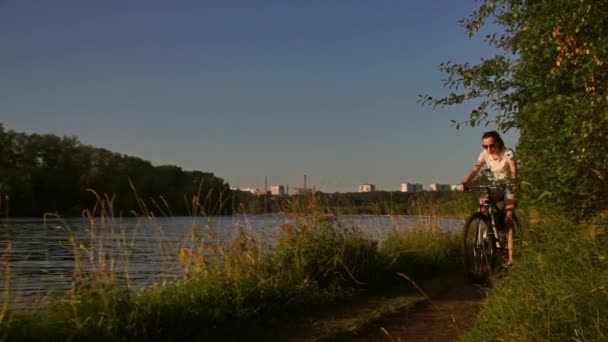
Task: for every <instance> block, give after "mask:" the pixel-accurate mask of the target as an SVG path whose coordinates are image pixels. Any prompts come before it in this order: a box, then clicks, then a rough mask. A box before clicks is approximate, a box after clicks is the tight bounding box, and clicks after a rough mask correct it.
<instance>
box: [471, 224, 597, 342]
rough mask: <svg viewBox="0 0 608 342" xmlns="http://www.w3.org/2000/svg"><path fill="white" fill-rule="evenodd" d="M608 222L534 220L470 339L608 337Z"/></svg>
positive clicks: (528, 339) (517, 339)
mask: <svg viewBox="0 0 608 342" xmlns="http://www.w3.org/2000/svg"><path fill="white" fill-rule="evenodd" d="M607 224H608V220H606V219H605V218H597V219H596V220H595V221H594V222H588V223H586V224H581V225H576V224H573V223H571V222H568V221H566V220H563V219H560V218H557V217H553V218H549V219H545V220H544V221H537V222H533V223H532V224H531V225H530V227H529V228H528V229H527V230H526V233H525V236H526V240H525V242H524V244H523V245H522V247H521V248H520V253H519V254H518V255H517V261H516V263H515V264H514V265H513V266H512V267H510V268H509V269H508V275H507V276H506V277H504V278H502V279H498V280H496V281H495V284H494V287H493V288H492V290H491V291H490V294H489V297H488V300H487V305H486V306H485V307H484V309H483V311H482V312H481V314H480V317H479V319H478V322H477V324H476V326H475V327H474V329H473V330H472V331H471V332H469V334H468V335H467V336H466V338H465V340H469V341H490V340H504V341H539V340H541V341H549V340H551V341H566V340H573V341H605V340H608V311H607V310H606V308H608V249H607V248H606V242H608V239H607V236H606V235H605V232H606V226H607Z"/></svg>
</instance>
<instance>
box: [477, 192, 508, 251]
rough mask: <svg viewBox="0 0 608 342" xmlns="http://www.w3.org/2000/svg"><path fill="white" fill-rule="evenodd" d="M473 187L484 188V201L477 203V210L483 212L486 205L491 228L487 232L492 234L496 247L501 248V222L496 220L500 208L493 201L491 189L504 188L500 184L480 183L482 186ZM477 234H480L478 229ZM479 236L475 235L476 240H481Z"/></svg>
mask: <svg viewBox="0 0 608 342" xmlns="http://www.w3.org/2000/svg"><path fill="white" fill-rule="evenodd" d="M475 188H479V189H483V190H485V193H486V197H485V201H484V203H482V204H480V205H479V208H478V209H477V211H478V212H481V213H483V208H484V207H487V210H488V212H487V216H488V217H489V219H490V227H491V230H490V231H489V232H488V234H492V235H493V236H494V238H495V239H493V240H494V241H495V242H496V248H502V246H501V244H500V239H499V237H500V235H499V232H498V230H499V227H500V226H499V224H501V223H502V222H500V223H499V222H498V221H497V219H496V216H497V214H498V213H499V212H501V210H500V209H499V208H498V205H497V204H496V201H494V198H493V196H492V191H493V190H504V189H503V188H502V187H501V186H497V185H494V184H492V185H482V186H478V187H475ZM477 234H480V232H479V229H478V232H477ZM481 238H482V237H481V236H477V240H478V241H481Z"/></svg>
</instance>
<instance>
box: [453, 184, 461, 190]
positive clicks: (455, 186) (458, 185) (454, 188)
mask: <svg viewBox="0 0 608 342" xmlns="http://www.w3.org/2000/svg"><path fill="white" fill-rule="evenodd" d="M450 190H452V191H462V190H463V189H462V184H452V185H450Z"/></svg>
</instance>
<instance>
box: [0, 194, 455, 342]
mask: <svg viewBox="0 0 608 342" xmlns="http://www.w3.org/2000/svg"><path fill="white" fill-rule="evenodd" d="M98 200H99V204H98V205H97V206H96V207H95V208H93V209H91V210H90V211H85V212H84V216H85V217H87V218H89V225H90V232H91V236H90V241H89V242H88V243H83V242H82V241H78V240H77V239H76V238H75V236H74V235H73V234H69V233H70V231H69V227H66V232H68V240H69V242H70V246H71V248H72V250H73V254H74V260H75V262H74V275H73V284H72V288H71V290H70V291H69V292H67V293H66V294H65V295H64V296H62V297H56V298H53V300H52V301H51V303H50V304H49V305H48V306H44V307H40V308H37V309H36V310H30V311H22V310H16V309H11V307H10V306H7V307H5V308H3V310H2V312H1V313H2V316H0V337H1V338H4V339H6V340H36V341H40V340H46V341H54V340H85V339H86V340H131V339H146V340H167V339H177V338H183V337H188V336H193V335H196V336H200V337H201V338H203V337H205V336H207V337H209V336H216V337H217V336H226V334H231V333H234V332H235V327H237V326H238V327H240V329H243V328H244V327H250V328H252V329H253V328H255V327H256V325H258V324H262V323H263V322H266V321H269V320H280V319H282V318H284V317H285V313H287V312H289V313H293V312H298V311H306V310H311V309H315V308H321V307H324V306H328V305H331V303H334V302H336V301H337V300H340V299H344V298H347V297H348V296H351V295H353V294H355V293H358V292H360V291H362V290H365V289H373V288H376V289H377V288H381V287H382V286H388V285H389V282H387V279H388V280H390V279H394V280H395V281H400V282H401V283H402V280H401V279H399V277H398V276H396V272H400V273H403V274H407V275H408V276H412V277H421V276H426V275H428V270H429V269H430V268H431V267H435V266H441V265H446V264H453V263H454V262H453V261H454V260H459V259H458V256H457V255H456V254H457V251H458V242H457V240H456V239H455V238H454V236H452V235H451V234H449V233H446V232H444V231H442V230H441V229H439V228H438V227H419V228H417V229H412V230H403V231H402V230H398V229H395V231H394V232H393V233H392V234H391V235H390V236H389V237H388V238H387V239H386V240H384V241H382V242H381V243H379V242H378V241H372V240H368V239H366V238H364V237H363V235H362V234H360V231H359V230H357V229H354V228H353V227H344V226H342V225H341V224H339V223H338V222H336V221H335V218H334V217H333V216H331V215H329V216H328V215H327V214H326V213H327V210H326V209H325V208H322V207H321V205H320V204H319V203H318V202H317V201H315V199H314V198H312V199H311V200H309V201H308V203H309V204H308V205H307V206H306V207H304V208H299V209H298V210H299V213H298V214H295V215H294V216H292V217H291V218H292V221H293V222H295V223H293V224H288V225H284V226H283V227H281V232H280V234H279V236H278V242H277V244H276V247H275V248H274V250H273V251H272V252H270V251H269V249H268V248H267V245H266V244H265V242H264V241H260V240H259V239H258V238H257V237H256V236H255V234H252V233H251V232H248V231H247V230H246V229H240V230H239V233H238V234H237V235H236V236H235V237H234V239H232V240H231V241H229V242H228V243H225V244H222V243H220V242H217V240H214V238H213V237H214V236H213V232H212V227H209V222H206V221H205V220H206V219H205V217H204V216H200V215H199V214H200V211H198V210H197V208H198V207H200V204H199V203H198V200H197V199H196V198H195V199H194V200H193V201H192V205H193V210H192V213H193V223H192V232H191V234H190V236H189V238H190V240H189V244H188V247H186V244H183V246H181V247H180V248H178V250H173V251H172V252H171V251H168V252H167V254H168V255H171V253H172V255H173V257H174V258H176V259H178V260H179V262H180V264H181V265H182V267H183V270H184V272H183V275H182V276H181V277H178V278H176V279H174V280H172V281H168V280H165V281H160V282H158V283H155V284H153V285H151V286H148V287H145V288H141V289H136V288H134V287H133V286H131V283H130V282H129V275H128V270H129V267H128V262H129V260H130V258H131V256H130V255H129V252H128V250H130V249H131V247H132V241H133V240H132V239H131V240H130V239H129V237H127V236H125V235H124V234H123V233H118V232H119V231H120V229H117V227H116V222H115V221H114V219H113V217H114V216H113V212H112V199H111V198H108V197H104V198H101V197H100V196H98ZM140 205H141V213H140V214H139V217H140V219H142V220H149V221H150V222H154V220H155V218H154V216H153V215H151V214H150V211H149V210H147V207H146V204H145V203H144V202H143V201H140ZM292 205H293V206H294V208H297V206H298V205H299V204H298V203H292ZM95 217H100V218H101V219H100V220H97V219H94V218H95ZM200 221H202V224H203V226H204V230H205V234H200V233H199V231H200V229H199V228H200V223H199V222H200ZM100 222H101V223H100ZM100 224H103V225H106V226H107V227H106V229H110V230H113V229H115V231H116V235H114V234H112V235H114V236H116V239H117V242H118V244H114V245H115V246H121V248H124V251H116V250H111V249H109V248H107V246H108V245H109V244H108V243H107V241H105V240H104V238H102V237H101V234H96V232H98V231H99V229H100V228H101V227H99V225H100ZM108 227H109V228H108ZM159 237H160V240H162V232H159ZM164 248H165V247H162V248H161V249H163V250H164ZM119 264H120V265H122V266H119ZM123 264H124V265H123ZM119 272H125V274H124V276H118V274H119ZM121 279H122V280H125V279H126V281H122V280H121Z"/></svg>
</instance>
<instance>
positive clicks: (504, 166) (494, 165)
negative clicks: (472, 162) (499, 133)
mask: <svg viewBox="0 0 608 342" xmlns="http://www.w3.org/2000/svg"><path fill="white" fill-rule="evenodd" d="M512 158H513V151H512V150H511V149H509V148H506V147H505V148H504V149H503V151H502V153H501V154H500V157H499V158H498V159H494V157H492V156H491V155H490V153H488V151H487V150H483V151H481V153H480V154H479V158H477V163H480V162H481V163H483V164H482V165H485V166H486V167H487V168H488V169H489V170H490V172H491V173H492V177H493V178H494V179H506V178H507V174H508V172H510V166H509V161H510V160H511V159H512Z"/></svg>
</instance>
